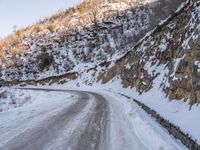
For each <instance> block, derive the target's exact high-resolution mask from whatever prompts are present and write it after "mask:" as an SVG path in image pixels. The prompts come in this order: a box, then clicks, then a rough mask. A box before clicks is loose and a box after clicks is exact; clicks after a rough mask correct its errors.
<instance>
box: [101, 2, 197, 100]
mask: <svg viewBox="0 0 200 150" xmlns="http://www.w3.org/2000/svg"><path fill="white" fill-rule="evenodd" d="M199 43H200V1H192V0H191V1H188V2H187V3H186V4H185V5H184V6H183V7H182V8H180V9H179V10H178V11H176V12H175V13H173V14H172V15H171V16H170V17H169V18H168V19H167V20H166V21H165V22H164V23H163V24H162V25H158V26H157V28H156V29H155V30H153V31H152V33H151V35H149V36H146V37H145V38H144V39H143V40H142V41H140V42H139V43H138V45H136V46H135V47H134V48H133V49H132V50H131V51H129V52H128V53H127V54H126V55H125V56H124V57H122V58H121V59H119V60H117V61H116V63H115V65H114V66H111V67H109V69H108V70H106V71H105V72H102V73H101V74H100V75H99V77H98V79H99V80H102V82H103V83H107V82H108V81H110V80H111V79H112V78H113V77H115V76H120V77H121V79H122V82H123V85H124V87H128V86H130V87H135V88H136V89H137V91H138V92H139V93H141V94H142V93H143V92H148V91H150V90H151V89H153V88H155V89H156V88H157V90H158V89H159V88H161V89H162V90H163V92H164V93H166V96H167V97H169V98H170V99H187V100H188V99H190V100H191V103H192V104H193V103H197V102H198V103H199V102H200V44H199Z"/></svg>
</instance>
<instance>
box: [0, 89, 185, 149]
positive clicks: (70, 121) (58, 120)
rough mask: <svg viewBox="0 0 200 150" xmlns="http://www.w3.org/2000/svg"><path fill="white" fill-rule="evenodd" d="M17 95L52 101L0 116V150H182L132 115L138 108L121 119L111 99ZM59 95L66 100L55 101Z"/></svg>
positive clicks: (81, 95)
mask: <svg viewBox="0 0 200 150" xmlns="http://www.w3.org/2000/svg"><path fill="white" fill-rule="evenodd" d="M18 90H19V89H18ZM23 90H27V92H28V91H32V92H35V93H36V94H37V92H38V91H40V92H41V91H42V92H50V93H51V92H53V93H54V95H55V94H56V92H57V94H58V96H57V97H58V99H56V96H55V97H52V96H49V97H48V98H47V100H44V101H42V100H41V101H39V102H33V103H32V104H29V105H27V106H24V107H21V108H16V109H12V110H10V111H6V112H2V113H0V150H146V149H149V150H150V149H152V150H154V149H158V150H164V149H166V150H181V149H185V148H184V147H183V146H182V145H181V144H180V143H179V142H178V141H176V140H175V139H173V138H172V137H171V136H170V135H168V133H167V132H166V131H165V130H164V129H162V128H161V127H160V126H159V125H158V124H157V123H155V122H154V121H152V119H151V118H149V117H148V116H147V115H145V114H142V113H143V112H142V113H141V114H140V112H137V111H136V110H137V109H138V108H135V112H134V111H133V112H132V114H131V115H130V116H129V115H127V114H126V113H125V111H124V109H123V107H122V106H121V104H120V102H119V101H118V100H117V98H116V97H113V96H109V95H107V94H102V93H94V92H84V91H69V90H51V89H23ZM62 92H63V93H67V94H65V95H63V96H61V95H60V94H61V93H62ZM59 96H61V97H62V98H61V99H59ZM138 111H140V110H138ZM141 111H142V110H141ZM138 113H139V114H140V115H138ZM141 115H143V117H144V118H140V117H141ZM130 117H132V118H133V120H131V118H130ZM134 119H135V120H134ZM134 124H135V126H134ZM151 138H152V139H151ZM156 142H157V143H156Z"/></svg>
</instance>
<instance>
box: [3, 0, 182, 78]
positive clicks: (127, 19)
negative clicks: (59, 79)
mask: <svg viewBox="0 0 200 150" xmlns="http://www.w3.org/2000/svg"><path fill="white" fill-rule="evenodd" d="M183 1H184V0H176V1H174V0H158V1H157V0H139V1H138V0H108V1H101V0H92V1H91V0H86V1H84V2H83V3H82V4H81V5H79V6H78V7H76V8H72V9H69V10H66V11H64V12H61V13H58V14H56V15H54V16H52V17H50V18H47V19H45V20H44V21H41V22H39V23H37V24H34V25H33V26H31V27H28V28H26V29H23V30H19V31H17V32H16V33H15V34H14V35H11V36H10V37H8V38H6V39H4V40H2V41H0V70H1V73H0V79H2V80H10V81H12V80H27V79H28V80H31V79H38V78H44V77H48V76H54V75H60V74H64V73H66V72H68V71H72V70H73V69H74V68H75V67H76V66H77V65H79V64H85V63H92V64H98V63H100V62H103V61H109V60H110V59H114V56H115V55H119V56H120V55H121V54H124V53H126V52H127V51H128V50H129V49H130V48H131V47H133V45H135V44H136V43H137V42H138V40H139V39H140V38H141V37H143V36H144V35H145V34H146V32H147V31H149V30H151V29H153V28H154V27H155V26H156V25H157V24H158V22H160V21H161V20H162V19H164V18H166V17H167V16H168V15H169V14H170V12H171V11H172V10H174V9H175V8H176V7H178V5H180V3H181V2H183ZM44 57H45V59H44ZM46 62H47V63H48V64H46Z"/></svg>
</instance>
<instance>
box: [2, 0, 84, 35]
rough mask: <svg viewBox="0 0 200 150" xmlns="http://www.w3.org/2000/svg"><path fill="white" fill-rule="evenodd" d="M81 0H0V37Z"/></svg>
mask: <svg viewBox="0 0 200 150" xmlns="http://www.w3.org/2000/svg"><path fill="white" fill-rule="evenodd" d="M81 1H82V0H0V38H3V37H5V36H7V35H9V34H10V33H12V32H13V31H14V28H13V27H14V26H15V25H16V26H17V29H20V28H22V27H26V26H28V25H30V24H32V23H34V22H37V21H38V20H39V19H41V18H43V17H45V16H51V15H52V14H54V13H56V12H57V11H59V10H61V9H62V10H64V9H66V8H69V7H72V6H75V5H77V4H78V3H80V2H81Z"/></svg>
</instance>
